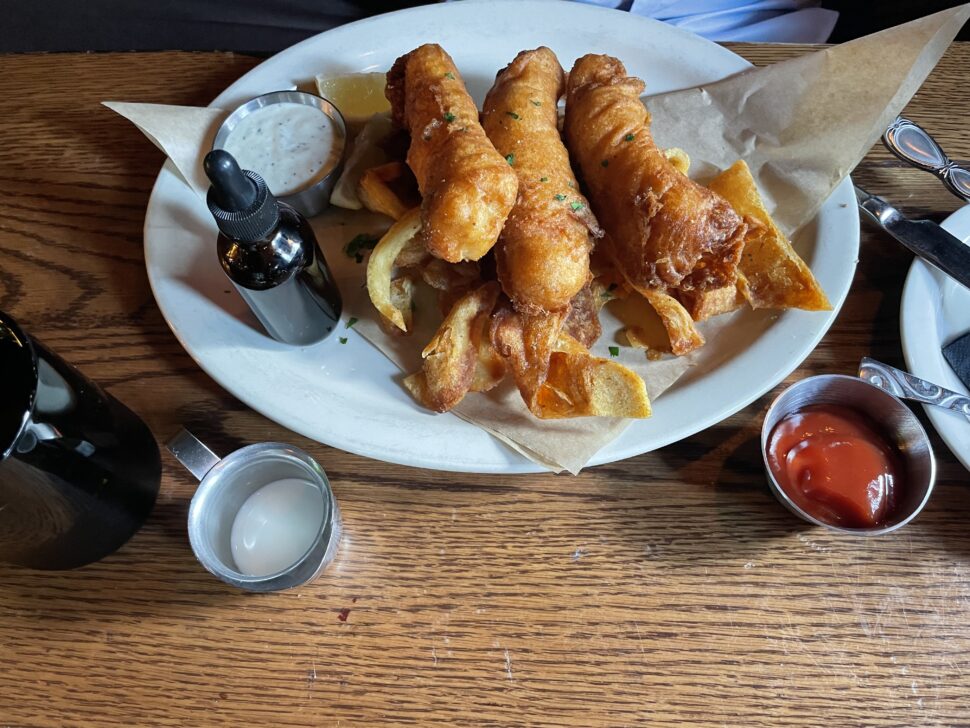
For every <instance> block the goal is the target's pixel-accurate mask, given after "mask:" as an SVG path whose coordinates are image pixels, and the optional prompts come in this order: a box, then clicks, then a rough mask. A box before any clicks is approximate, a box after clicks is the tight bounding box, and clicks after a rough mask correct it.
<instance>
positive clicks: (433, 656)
mask: <svg viewBox="0 0 970 728" xmlns="http://www.w3.org/2000/svg"><path fill="white" fill-rule="evenodd" d="M431 659H432V660H434V664H435V665H437V664H438V653H437V652H435V649H434V645H431Z"/></svg>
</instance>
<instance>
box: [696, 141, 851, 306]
mask: <svg viewBox="0 0 970 728" xmlns="http://www.w3.org/2000/svg"><path fill="white" fill-rule="evenodd" d="M709 187H710V188H711V189H712V190H714V192H717V193H718V194H719V195H721V197H723V198H724V199H726V200H727V201H728V202H729V203H730V204H731V207H733V208H734V210H735V212H737V213H738V214H739V215H741V217H743V218H744V219H745V221H746V222H747V224H748V230H747V233H746V234H745V236H744V249H743V251H742V253H741V262H740V263H739V264H738V270H739V271H740V275H739V276H738V287H739V288H740V289H741V292H742V293H743V294H744V296H745V298H747V299H748V302H749V303H750V304H751V307H752V308H802V309H805V310H808V311H829V310H831V308H832V306H831V304H830V303H829V300H828V298H827V297H826V296H825V292H824V291H822V288H821V287H820V286H819V284H818V281H816V280H815V276H813V275H812V271H811V270H809V268H808V266H807V265H805V262H804V261H803V260H802V259H801V258H800V257H799V256H798V253H796V252H795V250H794V249H793V248H792V246H791V243H790V242H789V241H788V239H787V238H786V237H785V236H784V234H782V232H781V230H779V229H778V226H777V225H775V222H774V220H772V219H771V216H770V215H769V214H768V211H767V210H766V209H765V206H764V203H763V202H762V200H761V195H760V194H759V193H758V187H757V185H756V184H755V181H754V178H753V177H752V176H751V171H750V170H749V169H748V165H747V164H745V163H744V161H743V160H738V161H737V162H735V163H734V165H733V166H732V167H731V168H730V169H727V170H725V171H724V172H721V174H719V175H718V176H717V177H715V178H714V179H713V180H712V181H711V183H710V185H709Z"/></svg>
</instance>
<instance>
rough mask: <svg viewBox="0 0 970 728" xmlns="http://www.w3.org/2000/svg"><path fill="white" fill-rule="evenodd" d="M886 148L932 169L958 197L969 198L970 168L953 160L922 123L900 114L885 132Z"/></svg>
mask: <svg viewBox="0 0 970 728" xmlns="http://www.w3.org/2000/svg"><path fill="white" fill-rule="evenodd" d="M882 141H883V144H885V145H886V148H887V149H888V150H889V151H890V152H892V153H893V154H895V155H896V156H897V157H899V158H900V159H902V160H903V161H904V162H908V163H909V164H912V165H913V166H914V167H919V168H920V169H923V170H926V171H927V172H931V173H933V174H934V175H936V176H937V177H939V178H940V180H941V181H942V182H943V184H945V185H946V187H947V189H948V190H950V192H952V193H953V194H954V195H956V196H957V197H959V198H961V199H963V200H965V201H967V202H970V171H968V170H966V169H964V168H963V167H961V166H960V165H958V164H957V163H956V162H954V161H952V160H951V159H950V158H949V157H948V156H946V152H944V151H943V148H942V147H940V145H939V144H937V143H936V140H935V139H934V138H933V137H932V136H930V134H929V132H927V131H926V130H925V129H924V128H923V127H921V126H920V125H919V124H916V123H914V122H912V121H910V120H909V119H904V118H903V117H902V116H900V117H898V118H897V119H896V121H894V122H893V123H892V124H890V125H889V128H888V129H887V130H886V133H885V134H883V136H882Z"/></svg>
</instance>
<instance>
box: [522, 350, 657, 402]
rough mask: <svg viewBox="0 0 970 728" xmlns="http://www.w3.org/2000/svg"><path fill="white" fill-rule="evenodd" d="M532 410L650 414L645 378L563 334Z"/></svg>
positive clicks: (551, 358)
mask: <svg viewBox="0 0 970 728" xmlns="http://www.w3.org/2000/svg"><path fill="white" fill-rule="evenodd" d="M532 413H533V414H534V415H535V416H536V417H539V418H541V419H561V418H564V417H632V418H644V417H649V416H650V399H649V397H648V396H647V388H646V385H644V383H643V380H642V379H641V378H640V377H639V376H638V375H637V374H636V373H635V372H633V371H631V370H630V369H627V368H626V367H625V366H623V365H622V364H620V363H619V362H615V361H611V360H610V359H602V358H600V357H596V356H593V355H592V354H590V353H589V351H588V350H587V349H586V347H584V346H583V345H582V344H581V343H580V342H578V341H576V340H575V339H574V338H572V337H571V336H570V335H569V334H565V333H564V334H562V335H561V336H560V340H559V341H558V342H557V350H556V351H554V352H553V353H552V355H551V357H550V360H549V370H548V375H547V377H546V381H545V382H544V383H543V386H542V387H541V388H540V389H539V391H538V396H537V397H536V401H535V407H534V408H532Z"/></svg>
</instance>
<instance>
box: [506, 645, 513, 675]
mask: <svg viewBox="0 0 970 728" xmlns="http://www.w3.org/2000/svg"><path fill="white" fill-rule="evenodd" d="M505 674H506V675H508V676H509V682H515V678H514V677H512V656H511V655H510V654H509V648H508V647H506V648H505Z"/></svg>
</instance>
